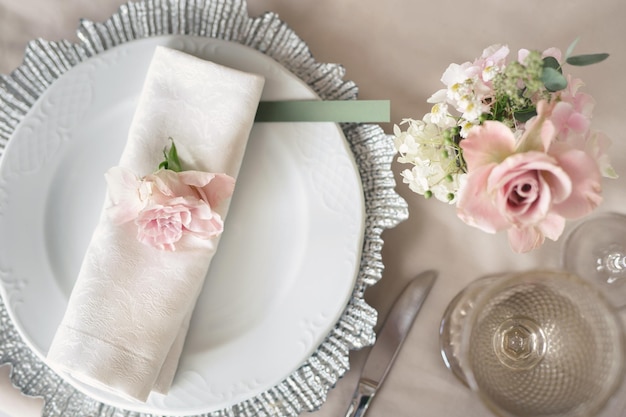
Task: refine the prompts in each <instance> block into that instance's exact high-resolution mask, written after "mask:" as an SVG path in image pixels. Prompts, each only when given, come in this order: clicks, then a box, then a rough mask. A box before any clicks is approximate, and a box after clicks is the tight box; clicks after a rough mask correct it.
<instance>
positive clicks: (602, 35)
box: [0, 0, 626, 417]
mask: <svg viewBox="0 0 626 417" xmlns="http://www.w3.org/2000/svg"><path fill="white" fill-rule="evenodd" d="M122 3H123V0H99V1H97V2H95V1H88V0H19V1H18V0H0V72H2V73H6V72H8V71H10V70H11V69H13V68H14V67H15V66H17V65H18V64H19V63H20V61H21V58H22V56H23V49H24V46H25V44H26V42H27V41H28V40H30V39H33V38H36V37H43V38H46V39H52V40H54V39H62V38H66V39H75V36H74V30H75V28H76V26H77V22H78V19H79V18H81V17H84V18H88V19H92V20H103V19H105V18H106V17H108V16H109V15H110V14H111V13H112V12H114V11H115V10H116V9H117V7H118V6H119V5H120V4H122ZM249 10H250V13H251V14H252V15H258V14H260V13H262V12H263V11H265V10H272V11H275V12H278V13H279V14H280V16H281V17H282V18H283V20H285V21H286V22H287V23H288V24H289V25H290V26H291V27H292V28H294V29H295V30H296V31H297V33H298V34H299V35H300V36H301V37H302V38H303V39H304V40H305V41H306V42H307V43H308V44H309V46H310V48H311V50H312V52H313V54H314V56H315V57H316V58H317V60H319V61H326V62H337V63H341V64H343V65H344V66H345V67H346V69H347V78H348V79H352V80H354V81H355V82H356V83H357V84H358V85H359V88H360V98H362V99H390V100H391V102H392V120H393V122H394V123H398V122H400V120H401V119H402V118H403V117H418V118H419V117H421V116H422V114H423V113H425V112H427V111H428V110H429V105H428V104H427V103H426V99H427V98H428V97H429V96H430V95H431V94H432V93H433V92H434V91H435V90H437V89H439V88H440V84H439V78H440V76H441V74H442V72H443V71H444V70H445V68H446V67H447V66H448V64H449V63H451V62H458V63H460V62H463V61H466V60H471V59H473V58H475V57H476V56H478V55H479V54H480V53H481V51H482V49H483V48H484V47H486V46H488V45H490V44H493V43H506V44H508V45H509V46H510V47H511V50H513V51H516V50H517V49H519V48H529V49H544V48H547V47H550V46H557V47H560V48H562V49H563V50H564V49H565V48H567V46H568V45H569V44H570V42H571V41H572V40H574V39H575V38H576V37H578V36H580V39H581V40H580V42H579V44H578V47H577V52H579V53H591V52H609V53H611V57H610V58H609V60H608V61H606V62H604V63H602V64H600V65H596V66H593V67H588V68H581V69H576V71H575V74H577V75H579V76H580V77H582V78H583V79H584V80H585V81H586V83H587V85H586V87H585V91H586V92H588V93H590V94H592V95H593V96H594V98H595V99H596V100H597V106H596V109H595V114H594V119H593V124H594V126H595V128H596V129H601V130H603V131H605V132H606V133H607V134H608V135H609V136H610V137H611V138H612V139H613V141H614V146H613V148H612V149H613V151H612V152H611V154H612V159H613V163H614V166H615V167H616V168H617V170H618V172H619V173H620V174H621V178H620V179H618V180H605V181H604V186H605V201H604V203H603V204H602V206H601V207H600V209H599V211H622V212H626V205H624V201H625V199H624V197H625V196H624V191H623V190H626V137H625V136H626V134H625V133H624V129H623V128H622V124H623V121H622V120H623V117H624V115H626V80H625V78H624V73H625V71H626V47H625V46H624V40H625V39H626V2H624V1H622V0H596V1H590V0H551V1H540V0H529V1H525V2H521V1H502V0H475V1H462V0H456V1H453V0H451V1H439V2H433V1H431V2H418V1H413V0H385V1H380V0H249ZM572 72H574V71H572ZM384 128H385V129H386V130H387V131H390V129H391V125H386V126H384ZM399 168H400V166H399V165H398V164H394V170H395V171H396V172H398V171H399ZM398 189H399V192H400V194H401V195H402V196H404V197H405V198H406V199H407V201H408V203H409V207H410V218H409V220H408V221H406V222H404V223H402V224H401V225H399V226H398V227H396V228H395V229H393V230H389V231H387V232H385V233H384V238H385V242H386V243H385V247H384V249H383V260H384V262H385V265H386V270H385V273H384V276H383V279H382V281H381V282H380V283H379V284H377V285H376V286H374V287H372V288H371V289H370V290H369V291H368V293H367V294H366V298H367V300H368V301H369V302H370V303H371V304H372V305H373V306H374V307H376V308H377V309H378V310H379V312H380V315H381V319H382V318H383V317H384V316H385V315H386V313H387V311H388V309H389V307H390V306H391V303H392V301H393V300H394V299H395V297H396V295H397V294H398V292H399V291H400V289H401V288H402V287H403V286H404V284H405V283H406V282H407V281H408V280H409V279H410V278H412V277H413V276H414V275H415V274H416V273H417V272H419V271H421V270H424V269H428V268H434V269H438V270H439V271H440V277H439V280H438V282H437V284H436V286H435V288H434V289H433V291H432V292H431V294H430V296H429V298H428V300H427V302H426V304H425V305H424V308H423V310H422V312H421V313H420V315H419V316H418V318H417V321H416V322H415V325H414V327H413V328H412V331H411V333H410V334H409V336H408V339H407V341H406V344H405V346H404V348H403V350H402V351H401V352H400V354H399V356H398V359H397V361H398V362H397V364H396V366H395V367H394V368H393V370H392V372H391V373H390V374H389V377H388V379H387V381H386V382H385V384H384V386H383V387H382V389H381V390H380V392H379V394H378V396H377V397H376V399H375V400H374V402H373V404H372V406H371V408H370V411H369V413H368V416H370V417H414V416H425V417H429V416H433V417H439V416H447V417H454V416H464V417H478V416H485V415H488V412H487V411H486V410H485V409H484V408H483V406H482V405H481V404H480V403H479V402H478V400H477V399H476V398H475V397H474V396H473V395H472V394H471V393H470V392H469V391H468V390H467V389H466V388H465V387H464V386H463V385H462V384H461V383H459V382H458V381H457V380H456V379H455V378H454V376H453V375H452V374H451V373H450V372H449V371H448V370H447V369H446V368H445V367H444V365H443V362H442V360H441V358H440V355H439V348H438V326H439V321H440V318H441V315H442V313H443V311H444V309H445V307H446V305H447V303H448V302H449V301H450V300H451V299H452V297H453V296H454V295H455V294H456V293H457V292H458V291H459V290H460V289H461V288H462V287H463V286H465V285H466V284H467V283H469V282H470V281H472V280H474V279H475V278H477V277H479V276H481V275H485V274H488V273H492V272H500V271H506V270H513V269H525V268H533V267H556V266H558V265H559V252H560V249H561V244H562V241H559V242H556V243H554V242H548V243H547V244H546V245H544V247H543V248H541V249H540V250H538V251H535V252H533V253H531V254H527V255H518V254H514V253H512V252H511V251H509V250H508V244H507V242H506V237H505V236H504V235H497V236H492V235H487V234H484V233H482V232H480V231H478V230H475V229H472V228H470V227H468V226H465V225H464V224H463V223H462V222H461V221H459V220H458V219H457V218H456V215H455V211H454V207H451V206H445V205H444V204H442V203H439V202H437V201H434V200H432V201H425V200H423V199H422V198H421V197H419V196H417V195H414V194H412V193H411V192H410V191H408V189H407V188H406V186H404V185H402V184H400V185H399V188H398ZM570 227H571V225H570ZM366 354H367V350H364V351H360V352H355V353H353V354H352V355H351V367H352V370H351V371H350V372H349V373H348V374H347V375H346V377H344V378H343V379H342V380H341V381H340V382H339V383H338V384H337V386H336V388H335V389H333V390H332V391H331V392H330V395H329V399H328V401H327V403H326V404H325V405H324V406H323V407H322V409H321V410H319V411H318V412H316V413H314V414H311V415H314V416H316V417H331V416H333V417H335V416H341V415H343V413H344V411H345V408H346V407H347V404H348V402H349V399H350V397H351V395H352V391H353V389H354V387H355V384H356V379H357V377H358V373H359V369H360V367H361V366H362V363H363V361H364V359H365V356H366ZM0 381H3V382H0V413H1V412H2V411H4V412H5V413H6V412H9V413H13V414H12V415H13V416H19V417H29V416H27V415H26V414H25V413H24V412H20V411H17V408H15V409H14V410H13V411H11V410H7V409H6V408H7V406H6V404H10V403H11V402H10V401H5V400H4V399H5V398H9V396H11V395H12V394H11V390H10V389H8V388H6V385H7V383H6V377H4V378H3V374H1V373H0ZM625 385H626V384H625ZM33 408H34V409H36V407H33ZM1 415H2V414H0V416H1ZM32 415H33V416H34V415H36V414H35V413H34V412H33V413H32ZM623 415H626V387H622V392H621V394H620V395H618V396H616V398H615V401H614V402H613V403H611V404H609V407H608V408H607V409H606V410H605V412H604V413H603V416H623Z"/></svg>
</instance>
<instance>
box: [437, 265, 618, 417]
mask: <svg viewBox="0 0 626 417" xmlns="http://www.w3.org/2000/svg"><path fill="white" fill-rule="evenodd" d="M440 343H441V353H442V356H443V359H444V362H445V363H446V365H447V366H448V367H449V368H450V369H451V370H452V371H453V372H454V374H455V375H456V376H457V377H459V378H460V379H461V381H463V382H464V383H465V384H467V385H468V386H469V387H470V388H471V389H472V390H474V391H475V392H476V393H477V394H478V395H479V397H480V398H481V400H482V401H483V402H484V403H485V405H487V407H488V408H490V409H491V410H492V411H493V412H494V413H495V414H496V415H499V416H506V417H512V416H515V417H531V416H532V417H537V416H542V417H557V416H558V417H582V416H585V417H590V416H593V415H594V414H596V413H597V412H598V411H599V410H600V409H601V408H602V407H603V405H605V404H606V402H607V400H608V399H609V398H610V396H611V395H612V394H613V393H614V392H615V390H616V389H617V387H618V386H619V384H620V382H621V380H622V378H623V367H624V356H625V342H624V335H623V330H622V324H621V321H620V319H619V317H618V316H617V314H616V311H615V310H614V308H613V307H612V306H611V305H610V304H609V303H608V302H607V300H606V299H605V298H604V297H603V296H602V295H601V293H599V292H598V291H597V290H596V289H595V288H594V287H593V286H592V285H591V284H589V283H588V282H586V281H584V280H582V279H580V278H578V277H577V276H576V275H573V274H569V273H565V272H559V271H526V272H520V273H509V274H502V275H495V276H489V277H485V278H482V279H479V280H476V281H474V282H473V283H472V284H470V285H469V286H467V287H466V288H465V289H464V290H463V291H461V293H459V294H458V295H457V296H456V297H455V298H454V300H453V301H452V302H451V303H450V305H449V306H448V308H447V310H446V312H445V314H444V317H443V320H442V322H441V328H440Z"/></svg>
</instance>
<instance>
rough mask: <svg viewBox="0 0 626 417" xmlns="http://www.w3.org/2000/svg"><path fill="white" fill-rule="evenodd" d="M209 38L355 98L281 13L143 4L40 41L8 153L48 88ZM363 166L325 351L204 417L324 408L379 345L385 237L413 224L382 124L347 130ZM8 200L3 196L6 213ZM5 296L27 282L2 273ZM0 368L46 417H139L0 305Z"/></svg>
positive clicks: (5, 97) (220, 4)
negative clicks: (64, 373) (131, 46)
mask: <svg viewBox="0 0 626 417" xmlns="http://www.w3.org/2000/svg"><path fill="white" fill-rule="evenodd" d="M170 34H177V35H189V36H204V37H210V38H215V39H221V40H225V41H229V42H237V43H239V44H241V45H245V46H248V47H251V48H253V49H255V50H257V51H259V52H262V53H264V54H266V55H267V56H269V57H271V58H272V59H274V60H275V61H276V62H278V63H279V64H281V65H283V66H284V67H285V68H287V69H288V70H289V71H290V72H292V73H293V74H295V75H296V76H298V77H299V78H300V79H301V80H302V81H304V82H305V83H306V84H307V85H309V86H310V87H311V88H312V89H313V90H314V91H315V93H317V94H318V95H319V96H320V97H321V98H323V99H333V100H338V99H341V100H350V99H356V96H357V88H356V86H355V85H354V84H353V83H352V82H349V81H344V80H343V76H344V70H343V68H341V66H339V65H335V64H321V63H317V62H316V61H315V60H314V58H313V57H312V56H311V53H310V51H309V50H308V48H307V46H306V44H305V43H304V42H303V41H302V40H301V39H299V38H298V36H297V35H296V34H295V33H294V32H293V31H292V30H291V29H289V27H288V26H287V25H286V24H285V23H284V22H282V21H281V20H280V19H279V18H278V16H277V15H275V14H272V13H267V14H265V15H263V16H261V17H258V18H251V17H249V16H248V15H247V11H246V5H245V3H244V2H242V1H237V0H234V1H227V0H213V1H211V0H206V1H175V0H170V1H143V2H136V3H129V4H126V5H124V6H122V7H121V8H120V9H119V11H118V12H117V13H115V14H114V15H113V16H112V17H111V18H110V19H108V20H107V21H106V22H103V23H93V22H89V21H83V22H81V25H80V27H79V30H78V35H79V38H80V42H79V43H70V42H67V41H62V42H48V41H43V40H37V41H33V42H31V43H30V44H29V46H28V48H27V50H26V54H25V60H24V63H23V64H22V65H21V66H20V67H19V68H17V69H16V70H15V71H14V72H13V73H12V74H10V75H9V76H3V77H2V79H1V80H0V103H2V106H1V108H0V152H2V151H3V149H4V147H5V145H6V143H7V142H8V141H9V140H10V138H11V137H12V133H13V132H14V131H15V129H16V128H17V126H18V125H19V124H20V122H21V121H22V120H23V118H24V117H25V116H26V114H27V113H28V111H29V109H30V108H31V107H32V106H33V105H34V103H35V102H36V101H37V100H38V98H39V97H40V96H41V95H42V94H43V93H44V92H45V91H46V89H47V88H48V87H49V86H50V85H51V84H52V83H54V82H55V80H56V79H58V78H59V77H60V76H61V75H63V74H64V73H65V72H66V71H68V70H69V69H71V68H73V67H74V66H76V65H77V64H79V63H81V62H85V61H88V60H89V59H90V58H91V57H93V56H95V55H97V54H99V53H101V52H104V51H106V50H108V49H110V48H112V47H114V46H116V45H120V44H123V43H126V42H130V41H133V40H137V39H144V38H148V37H154V36H160V35H170ZM341 128H342V130H343V133H344V135H345V137H346V138H347V140H348V142H349V144H350V147H351V150H352V152H353V153H354V157H355V160H356V162H357V165H358V168H359V174H360V176H361V181H362V185H363V192H364V200H365V210H366V213H365V214H366V219H365V231H364V240H363V250H362V255H361V268H360V271H359V273H358V276H357V279H356V284H355V286H354V289H353V291H352V294H351V297H350V300H349V302H348V304H347V306H346V309H345V311H344V313H343V314H342V315H341V317H340V319H339V320H338V321H337V323H336V325H335V326H334V327H333V329H332V330H331V332H330V333H329V334H328V336H327V337H326V338H325V340H324V341H323V343H322V344H321V345H320V346H319V347H318V348H317V349H316V351H315V352H314V353H313V355H311V357H310V358H309V359H308V360H306V361H305V363H303V364H302V365H301V366H300V367H299V368H298V369H297V370H296V371H295V372H293V373H292V374H291V375H287V376H286V377H285V379H284V380H283V381H282V382H281V383H279V384H278V385H276V386H275V387H273V388H272V389H269V390H267V391H266V392H263V393H261V394H259V395H257V396H254V397H252V398H249V399H247V400H245V401H243V402H241V403H238V404H235V405H233V406H232V407H228V408H227V409H223V410H219V411H215V412H211V413H209V414H204V415H206V416H216V417H217V416H297V415H298V414H300V413H301V412H302V411H313V410H315V409H317V408H319V407H320V406H321V405H322V404H323V403H324V401H325V399H326V395H327V392H328V390H329V389H331V388H332V387H333V386H334V385H335V383H336V382H337V380H338V379H339V378H340V377H341V376H342V375H343V374H344V373H345V372H346V371H347V369H348V367H349V361H348V355H349V351H350V350H354V349H359V348H362V347H364V346H368V345H371V344H372V343H373V341H374V339H375V334H374V330H373V327H374V325H375V323H376V311H375V310H374V309H373V308H371V307H370V306H369V305H367V303H365V301H364V300H363V294H364V291H365V290H366V289H367V288H368V287H369V286H371V285H372V284H374V283H375V282H377V281H378V280H379V279H380V277H381V276H382V270H383V264H382V260H381V253H380V252H381V249H382V244H383V241H382V239H381V233H382V231H383V230H385V229H386V228H390V227H393V226H395V225H396V224H397V223H398V222H400V221H402V220H404V219H405V218H406V217H407V207H406V203H405V202H404V200H402V198H400V197H399V196H398V195H397V194H396V193H395V191H394V187H395V181H394V178H393V174H392V172H391V169H390V164H391V160H392V158H393V156H394V154H395V150H394V149H393V145H392V143H391V140H390V139H389V138H388V137H387V136H386V135H385V134H384V132H382V130H381V129H380V128H379V127H378V126H373V125H363V124H344V125H342V126H341ZM1 205H2V196H0V209H1ZM0 280H2V283H3V285H4V286H5V288H9V290H10V288H12V287H15V288H17V287H19V286H20V285H22V284H23V283H22V282H21V281H20V279H19V278H18V277H14V276H12V274H11V271H7V270H2V268H1V266H0ZM0 363H10V364H12V365H13V373H12V381H13V383H14V384H15V385H16V386H17V387H19V388H20V389H21V390H22V392H23V393H25V394H27V395H34V396H41V397H43V398H44V400H45V408H44V416H61V415H63V416H73V415H80V416H85V415H89V416H131V415H142V416H147V415H148V414H139V413H136V412H131V411H127V410H123V409H119V408H115V407H113V406H110V405H107V404H103V403H100V402H99V401H97V400H94V399H93V398H90V397H89V396H87V395H85V394H83V393H82V392H80V391H78V390H76V389H75V388H73V386H71V385H69V384H68V383H67V382H65V381H64V380H63V379H62V378H61V377H60V376H58V375H56V374H55V373H54V372H53V371H51V370H50V369H49V368H48V367H47V366H46V365H45V364H44V363H43V362H42V361H41V360H40V359H39V358H38V357H37V355H35V354H34V353H33V352H32V351H31V350H30V349H29V348H28V346H27V345H26V344H25V343H24V341H22V340H21V337H20V335H19V333H18V331H17V330H16V328H15V326H14V325H13V323H12V322H11V320H10V318H9V314H8V312H7V310H6V308H5V305H4V304H3V303H2V302H1V301H0Z"/></svg>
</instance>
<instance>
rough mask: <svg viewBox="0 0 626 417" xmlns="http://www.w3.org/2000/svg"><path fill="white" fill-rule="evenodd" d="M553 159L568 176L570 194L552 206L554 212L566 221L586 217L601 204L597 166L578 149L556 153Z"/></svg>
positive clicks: (599, 176) (600, 188) (600, 186)
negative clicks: (570, 184) (570, 187)
mask: <svg viewBox="0 0 626 417" xmlns="http://www.w3.org/2000/svg"><path fill="white" fill-rule="evenodd" d="M555 158H556V159H557V161H558V163H559V165H560V166H561V167H562V169H563V170H564V171H565V172H566V173H567V175H568V176H569V178H570V180H571V182H572V192H571V194H570V196H569V197H568V198H567V199H565V200H564V201H562V202H559V203H558V204H555V205H554V212H555V213H558V214H559V215H561V216H563V217H565V218H568V219H577V218H580V217H583V216H586V215H587V214H589V213H591V212H592V211H593V210H594V209H595V208H596V207H598V205H600V203H601V202H602V195H601V193H602V185H601V183H600V180H601V175H600V169H599V168H598V165H597V164H596V162H595V161H594V160H593V159H592V158H591V157H590V156H589V155H587V154H586V153H585V152H583V151H580V150H578V149H571V150H568V151H563V152H557V153H556V155H555Z"/></svg>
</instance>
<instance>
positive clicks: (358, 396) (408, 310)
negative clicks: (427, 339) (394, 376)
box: [346, 271, 437, 417]
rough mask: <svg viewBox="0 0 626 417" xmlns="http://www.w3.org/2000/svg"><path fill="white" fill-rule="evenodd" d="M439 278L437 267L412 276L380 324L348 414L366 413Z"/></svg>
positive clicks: (355, 416) (349, 416) (361, 414)
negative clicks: (434, 269)
mask: <svg viewBox="0 0 626 417" xmlns="http://www.w3.org/2000/svg"><path fill="white" fill-rule="evenodd" d="M436 278H437V272H435V271H426V272H422V273H421V274H419V275H418V276H416V277H415V278H413V279H412V280H411V281H410V282H409V283H408V284H407V286H406V288H405V289H404V290H403V291H402V293H401V294H400V295H399V296H398V299H397V300H396V301H395V303H394V305H393V306H392V307H391V311H390V312H389V314H388V315H387V319H386V320H385V323H384V324H383V326H382V327H381V328H380V332H379V333H378V336H377V338H376V343H374V346H373V347H372V350H371V351H370V353H369V355H368V356H367V360H366V361H365V365H364V366H363V370H362V371H361V377H360V378H359V384H358V386H357V388H356V391H355V392H354V396H353V397H352V402H351V403H350V407H348V411H347V413H346V417H361V416H363V415H364V414H365V411H366V410H367V407H369V405H370V403H371V401H372V398H374V395H375V394H376V391H377V390H378V388H379V387H380V386H381V384H382V383H383V381H384V380H385V377H386V376H387V373H388V372H389V369H391V366H392V364H393V362H394V360H395V358H396V355H397V354H398V352H399V350H400V346H402V343H403V342H404V339H405V337H406V335H407V333H408V332H409V330H410V329H411V326H412V324H413V321H415V317H416V316H417V313H418V312H419V310H420V308H421V307H422V304H423V303H424V300H425V299H426V296H427V295H428V293H429V292H430V289H431V288H432V286H433V284H434V283H435V279H436Z"/></svg>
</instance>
